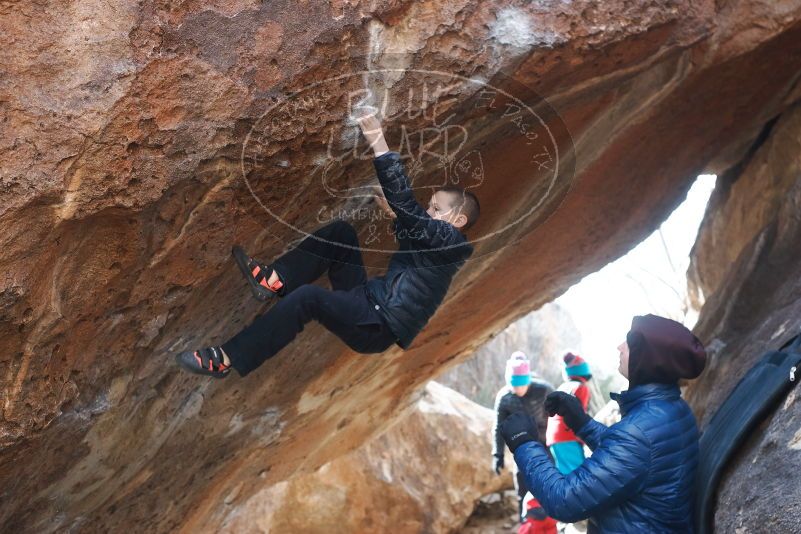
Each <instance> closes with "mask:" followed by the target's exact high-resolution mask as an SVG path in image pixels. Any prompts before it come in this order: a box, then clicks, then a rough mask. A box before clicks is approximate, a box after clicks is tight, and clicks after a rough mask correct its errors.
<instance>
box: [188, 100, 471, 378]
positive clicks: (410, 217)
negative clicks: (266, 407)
mask: <svg viewBox="0 0 801 534" xmlns="http://www.w3.org/2000/svg"><path fill="white" fill-rule="evenodd" d="M358 122H359V126H360V127H361V130H362V133H363V135H364V137H365V140H366V141H367V143H368V144H369V145H370V147H371V148H372V149H373V153H374V156H375V159H374V161H373V162H374V165H375V169H376V174H377V176H378V181H379V183H380V184H381V189H382V190H383V196H382V197H378V198H377V201H378V203H379V205H380V206H381V207H382V208H383V209H385V210H390V211H391V214H392V216H393V218H394V225H395V237H396V239H397V241H398V243H399V250H398V251H397V252H395V253H394V254H393V255H392V258H391V259H390V262H389V267H388V269H387V273H386V274H385V275H384V276H381V277H377V278H373V279H370V280H368V279H367V274H366V271H365V268H364V264H363V262H362V255H361V252H360V250H359V240H358V237H357V235H356V231H355V230H354V229H353V227H352V226H350V225H349V224H348V223H346V222H344V221H335V222H333V223H331V224H328V225H327V226H324V227H323V228H320V229H319V230H317V231H316V232H314V233H313V234H311V235H310V236H308V237H307V238H306V239H304V240H303V241H302V242H301V243H300V244H299V245H298V246H297V247H296V248H294V249H292V250H290V251H289V252H287V253H286V254H284V255H283V256H281V257H280V258H278V259H277V260H275V261H274V262H272V263H271V264H263V263H261V262H259V261H258V260H255V259H254V258H251V257H248V256H247V255H246V254H245V252H244V251H243V250H242V249H241V248H239V247H234V251H233V254H234V259H235V260H236V263H237V265H238V266H239V268H240V270H241V271H242V274H243V275H244V276H245V278H246V279H247V281H248V284H249V285H250V288H251V291H252V293H253V295H254V296H255V297H256V298H258V299H260V300H265V299H266V298H269V297H273V296H277V297H279V298H280V300H279V301H278V303H277V304H276V305H275V306H273V307H272V308H271V309H270V310H268V311H267V312H266V313H264V314H263V315H261V316H259V317H258V318H256V320H255V321H254V322H253V323H252V324H251V325H250V326H248V327H247V328H245V329H244V330H242V331H241V332H239V333H238V334H236V335H235V336H234V337H232V338H231V339H230V340H228V341H227V342H225V343H223V344H222V346H217V347H207V348H203V349H200V350H196V351H188V352H182V353H181V354H178V355H177V356H176V360H177V361H178V363H179V365H181V366H182V367H183V368H184V369H186V370H187V371H190V372H192V373H197V374H202V375H207V376H211V377H215V378H224V377H226V376H228V374H230V371H231V368H233V369H235V370H236V371H237V372H238V373H239V374H240V375H241V376H245V375H247V374H248V373H250V372H251V371H253V370H254V369H256V368H257V367H259V366H260V365H261V364H262V363H264V362H265V361H266V360H267V359H269V358H271V357H273V356H275V355H276V354H277V353H278V352H279V351H280V350H281V349H282V348H284V347H285V346H286V345H288V344H289V343H290V342H291V341H292V340H293V339H295V336H297V334H298V333H300V332H301V331H302V330H303V327H304V325H305V324H306V323H308V322H310V321H312V320H314V321H317V322H319V323H320V324H322V325H323V326H324V327H325V328H326V329H328V330H329V331H331V332H332V333H333V334H335V335H336V336H337V337H339V338H340V339H341V340H342V341H343V342H344V343H345V344H346V345H348V346H349V347H350V348H351V349H353V350H355V351H356V352H360V353H363V354H374V353H380V352H384V351H385V350H387V349H388V348H389V347H391V346H392V345H393V344H395V343H397V344H398V345H399V346H400V347H402V348H404V349H405V348H407V347H409V345H410V344H411V343H412V340H413V339H414V338H415V336H417V334H418V333H419V332H420V330H422V328H423V327H424V326H425V325H426V323H427V322H428V320H429V319H430V318H431V316H432V315H434V312H436V310H437V308H438V307H439V305H440V303H441V302H442V300H443V299H444V298H445V294H446V293H447V291H448V287H449V286H450V283H451V280H452V279H453V277H454V275H455V274H456V272H457V271H458V270H459V268H460V267H461V266H462V265H464V263H465V261H466V260H467V258H468V257H469V256H470V255H471V254H472V252H473V247H472V245H470V243H468V241H467V238H466V237H465V235H464V234H463V232H464V231H466V230H467V229H468V228H469V227H470V226H472V225H473V224H474V223H475V221H476V220H477V219H478V215H479V204H478V199H477V198H476V197H475V195H473V194H472V193H470V192H466V191H464V190H462V189H461V188H457V187H445V188H441V189H439V190H437V191H435V192H434V194H433V195H432V196H431V199H430V201H429V203H428V209H424V208H423V207H422V206H420V204H419V203H418V202H417V200H415V198H414V195H413V193H412V189H411V185H410V183H409V179H408V177H407V176H406V173H405V171H404V166H403V163H402V162H401V158H400V155H399V154H398V153H396V152H390V151H389V147H388V145H387V141H386V139H385V138H384V133H383V131H382V128H381V123H380V122H379V120H378V119H377V118H376V117H375V116H372V115H369V116H364V117H361V118H360V119H358ZM326 273H327V274H328V278H329V280H330V282H331V287H332V289H330V290H329V289H324V288H322V287H320V286H317V285H312V283H313V282H314V281H315V280H317V279H318V278H320V277H321V276H322V275H323V274H326Z"/></svg>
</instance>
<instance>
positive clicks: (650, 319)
mask: <svg viewBox="0 0 801 534" xmlns="http://www.w3.org/2000/svg"><path fill="white" fill-rule="evenodd" d="M618 350H619V351H620V372H621V373H622V374H623V376H625V377H626V378H628V379H629V389H628V390H627V391H624V392H622V393H620V394H612V398H613V399H614V400H616V401H617V402H618V404H619V405H620V413H621V414H622V418H621V420H620V422H619V423H617V424H615V425H612V426H611V427H606V426H605V425H603V424H601V423H599V422H598V421H594V420H593V419H592V418H590V416H588V415H587V414H586V412H585V411H584V409H583V408H582V406H581V402H580V401H579V400H578V399H577V398H576V397H574V396H573V395H569V394H567V393H564V392H561V391H557V392H555V393H551V394H550V395H549V396H548V398H547V399H546V408H547V409H548V411H549V413H551V414H556V413H558V414H559V415H561V416H562V417H563V419H564V421H565V423H567V425H568V426H569V427H570V428H571V429H572V430H574V431H575V432H576V435H577V436H578V437H579V438H580V439H582V440H583V441H584V443H586V444H587V446H589V448H590V449H592V451H593V453H592V456H590V457H589V458H587V459H586V460H585V461H584V463H583V464H581V465H580V466H579V467H578V468H577V469H576V470H574V471H573V472H571V473H568V474H567V475H564V474H562V473H560V472H559V470H558V469H556V467H555V466H554V465H553V464H552V463H551V459H550V456H549V454H548V452H547V450H546V449H545V447H543V446H542V444H541V443H539V442H538V441H537V438H538V432H537V427H536V425H535V424H534V422H533V421H531V419H530V418H529V417H528V416H527V415H526V414H522V413H515V414H512V415H510V416H509V417H508V418H507V419H506V420H505V421H504V422H503V424H502V426H501V434H502V436H503V438H504V440H505V441H506V444H507V445H508V446H509V448H510V449H511V450H512V452H513V453H514V457H515V462H516V463H517V465H518V467H519V468H520V470H521V471H523V472H524V473H525V479H526V484H527V486H528V488H529V491H531V493H532V494H534V496H535V497H536V498H537V500H538V501H539V502H540V504H541V505H542V508H543V509H544V510H545V513H547V514H548V515H549V516H550V517H553V518H554V519H556V520H558V521H562V522H564V523H575V522H576V521H581V520H583V519H589V520H590V521H589V528H588V532H590V533H596V532H601V533H626V532H643V533H645V532H659V533H675V534H692V532H693V519H692V516H693V513H692V512H693V509H692V502H693V486H694V479H695V472H696V468H697V466H698V427H697V424H696V421H695V416H693V413H692V411H691V410H690V407H689V406H688V405H687V403H686V402H685V401H684V400H683V399H682V398H681V391H680V390H679V384H678V382H679V380H681V379H692V378H696V377H697V376H698V375H699V374H701V371H703V369H704V365H705V363H706V352H705V350H704V347H703V345H702V344H701V342H700V341H699V340H698V338H696V337H695V336H694V335H693V333H692V332H690V331H689V330H688V329H687V328H686V327H685V326H683V325H682V324H680V323H677V322H676V321H672V320H670V319H665V318H664V317H658V316H656V315H645V316H641V317H635V318H634V320H633V321H632V323H631V330H630V331H629V333H628V334H627V335H626V341H625V342H624V343H621V344H620V346H619V347H618Z"/></svg>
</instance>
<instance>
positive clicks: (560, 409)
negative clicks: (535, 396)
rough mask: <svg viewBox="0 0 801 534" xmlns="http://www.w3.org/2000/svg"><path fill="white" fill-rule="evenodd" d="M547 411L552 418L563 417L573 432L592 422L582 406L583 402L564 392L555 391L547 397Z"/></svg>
mask: <svg viewBox="0 0 801 534" xmlns="http://www.w3.org/2000/svg"><path fill="white" fill-rule="evenodd" d="M545 410H546V411H547V412H548V415H550V416H554V415H561V416H562V419H564V420H565V424H567V426H569V427H570V429H571V430H573V432H578V431H579V430H581V427H583V426H584V425H585V424H587V421H589V420H590V416H589V415H587V413H586V412H585V411H584V407H582V406H581V401H580V400H578V399H577V398H576V397H575V396H574V395H571V394H570V393H565V392H564V391H554V392H553V393H551V394H549V395H548V396H547V397H545Z"/></svg>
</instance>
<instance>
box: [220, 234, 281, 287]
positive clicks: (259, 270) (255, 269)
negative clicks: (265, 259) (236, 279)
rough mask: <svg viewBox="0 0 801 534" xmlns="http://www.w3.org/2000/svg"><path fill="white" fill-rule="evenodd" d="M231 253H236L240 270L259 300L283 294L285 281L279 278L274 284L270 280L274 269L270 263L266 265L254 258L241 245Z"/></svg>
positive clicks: (235, 247)
mask: <svg viewBox="0 0 801 534" xmlns="http://www.w3.org/2000/svg"><path fill="white" fill-rule="evenodd" d="M231 253H232V254H233V255H234V260H236V264H237V266H239V270H240V271H242V276H244V277H245V280H247V281H248V285H249V286H250V291H251V293H253V296H254V297H256V298H257V299H258V300H262V301H264V300H267V299H269V298H272V297H273V296H274V295H278V296H281V295H283V291H282V289H283V287H284V283H283V282H282V281H281V279H280V278H279V279H278V280H276V281H275V282H274V283H273V284H272V285H270V283H269V282H268V280H269V279H270V276H271V275H272V274H273V271H274V269H273V268H272V267H270V266H268V265H264V264H262V263H259V262H258V261H256V260H254V259H253V258H251V257H250V256H248V255H247V254H245V251H244V249H243V248H242V247H240V246H239V245H236V246H234V248H233V250H231Z"/></svg>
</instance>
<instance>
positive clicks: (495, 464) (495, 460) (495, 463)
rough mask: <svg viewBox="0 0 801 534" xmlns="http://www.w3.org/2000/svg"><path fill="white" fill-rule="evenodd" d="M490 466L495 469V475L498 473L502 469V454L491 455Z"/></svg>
mask: <svg viewBox="0 0 801 534" xmlns="http://www.w3.org/2000/svg"><path fill="white" fill-rule="evenodd" d="M492 468H493V469H494V470H495V474H496V475H500V474H501V471H502V470H503V456H493V457H492Z"/></svg>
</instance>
